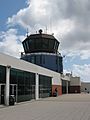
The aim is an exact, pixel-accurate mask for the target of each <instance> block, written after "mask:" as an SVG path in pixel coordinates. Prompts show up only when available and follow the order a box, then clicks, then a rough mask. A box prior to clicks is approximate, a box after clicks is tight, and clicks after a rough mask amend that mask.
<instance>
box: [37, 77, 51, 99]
mask: <svg viewBox="0 0 90 120" xmlns="http://www.w3.org/2000/svg"><path fill="white" fill-rule="evenodd" d="M51 92H52V78H51V77H48V76H44V75H39V97H40V98H44V97H49V96H50V95H51Z"/></svg>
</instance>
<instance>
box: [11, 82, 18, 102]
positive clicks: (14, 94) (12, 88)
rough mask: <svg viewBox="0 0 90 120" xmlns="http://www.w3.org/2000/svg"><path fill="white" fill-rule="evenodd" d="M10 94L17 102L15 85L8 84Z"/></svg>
mask: <svg viewBox="0 0 90 120" xmlns="http://www.w3.org/2000/svg"><path fill="white" fill-rule="evenodd" d="M10 96H13V97H14V98H15V102H17V85H16V84H10Z"/></svg>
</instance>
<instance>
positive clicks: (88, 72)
mask: <svg viewBox="0 0 90 120" xmlns="http://www.w3.org/2000/svg"><path fill="white" fill-rule="evenodd" d="M72 70H73V73H74V75H76V76H80V77H81V80H83V81H87V82H89V81H90V64H84V65H76V64H74V65H73V68H72Z"/></svg>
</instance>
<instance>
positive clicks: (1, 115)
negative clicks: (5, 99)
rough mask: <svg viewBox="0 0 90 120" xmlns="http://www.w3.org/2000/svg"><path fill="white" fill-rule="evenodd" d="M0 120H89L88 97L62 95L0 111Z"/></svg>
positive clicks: (89, 97)
mask: <svg viewBox="0 0 90 120" xmlns="http://www.w3.org/2000/svg"><path fill="white" fill-rule="evenodd" d="M0 120H90V95H89V94H83V95H82V94H80V95H76V94H75V95H73V94H72V95H62V96H59V97H51V98H45V99H41V100H39V101H33V102H26V103H24V104H23V103H22V104H18V105H15V106H10V107H5V108H3V109H0Z"/></svg>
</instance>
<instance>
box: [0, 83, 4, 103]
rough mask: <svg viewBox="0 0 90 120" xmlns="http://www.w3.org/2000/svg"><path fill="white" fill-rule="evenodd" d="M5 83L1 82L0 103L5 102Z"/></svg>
mask: <svg viewBox="0 0 90 120" xmlns="http://www.w3.org/2000/svg"><path fill="white" fill-rule="evenodd" d="M4 95H5V85H4V84H0V104H4Z"/></svg>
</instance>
